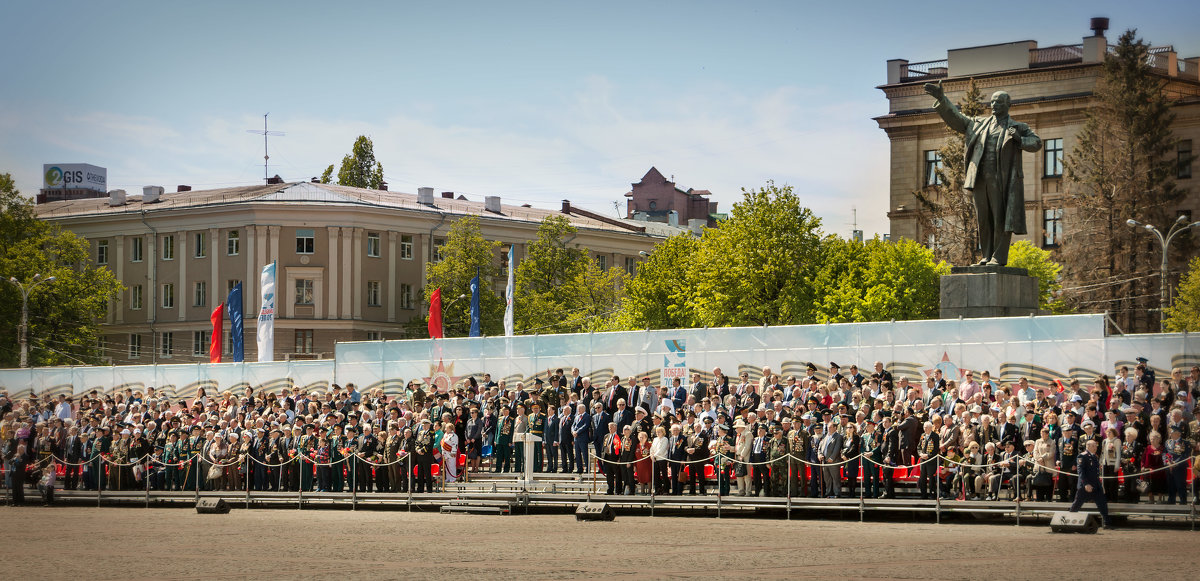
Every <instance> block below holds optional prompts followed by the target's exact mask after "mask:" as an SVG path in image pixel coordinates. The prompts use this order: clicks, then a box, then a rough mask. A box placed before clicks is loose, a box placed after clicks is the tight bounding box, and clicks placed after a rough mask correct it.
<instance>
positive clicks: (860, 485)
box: [858, 455, 871, 522]
mask: <svg viewBox="0 0 1200 581" xmlns="http://www.w3.org/2000/svg"><path fill="white" fill-rule="evenodd" d="M863 460H866V461H867V463H866V464H864V463H863ZM870 462H871V461H870V460H867V458H866V457H865V456H862V455H860V456H859V462H858V465H859V466H861V467H862V473H863V479H862V482H859V483H858V522H863V513H864V512H866V503H865V501H864V500H863V494H864V492H863V488H866V483H867V482H866V480H867V465H868V464H870Z"/></svg>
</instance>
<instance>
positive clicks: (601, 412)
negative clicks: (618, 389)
mask: <svg viewBox="0 0 1200 581" xmlns="http://www.w3.org/2000/svg"><path fill="white" fill-rule="evenodd" d="M591 418H592V446H593V447H594V448H595V449H596V457H597V458H601V457H603V452H604V436H607V435H608V424H609V422H611V421H612V416H611V415H609V413H608V412H607V411H605V406H603V405H601V404H599V403H597V404H596V406H595V409H593V410H592V416H591ZM600 471H601V472H604V465H603V464H601V465H600Z"/></svg>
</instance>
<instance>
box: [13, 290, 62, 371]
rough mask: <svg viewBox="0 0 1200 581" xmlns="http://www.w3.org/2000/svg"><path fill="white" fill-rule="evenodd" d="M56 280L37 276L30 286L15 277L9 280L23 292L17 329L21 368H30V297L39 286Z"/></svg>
mask: <svg viewBox="0 0 1200 581" xmlns="http://www.w3.org/2000/svg"><path fill="white" fill-rule="evenodd" d="M55 278H56V277H53V276H48V277H46V278H42V275H40V274H35V275H33V280H31V281H29V282H30V284H29V286H25V285H24V284H22V283H21V281H19V280H17V277H15V276H13V277H9V279H8V282H11V283H13V284H14V285H16V286H17V288H18V289H20V290H21V325H20V326H19V327H17V342H18V343H20V344H21V363H20V366H21V367H29V295H30V293H32V292H33V289H35V288H37V287H38V285H40V284H42V283H47V282H52V281H54V280H55Z"/></svg>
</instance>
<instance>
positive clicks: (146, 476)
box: [142, 469, 150, 508]
mask: <svg viewBox="0 0 1200 581" xmlns="http://www.w3.org/2000/svg"><path fill="white" fill-rule="evenodd" d="M142 482H143V483H144V484H145V485H146V508H150V474H149V472H148V471H146V470H145V469H143V470H142Z"/></svg>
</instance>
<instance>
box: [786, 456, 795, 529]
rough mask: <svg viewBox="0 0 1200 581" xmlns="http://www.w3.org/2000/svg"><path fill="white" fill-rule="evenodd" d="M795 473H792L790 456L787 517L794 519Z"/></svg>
mask: <svg viewBox="0 0 1200 581" xmlns="http://www.w3.org/2000/svg"><path fill="white" fill-rule="evenodd" d="M794 477H795V474H793V473H792V460H791V458H788V481H787V519H788V520H792V478H794Z"/></svg>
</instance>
